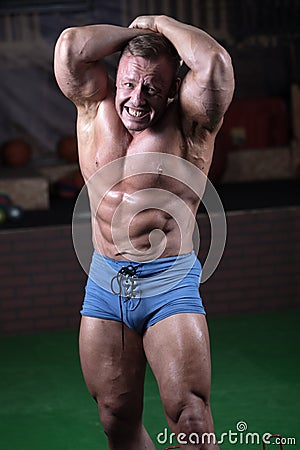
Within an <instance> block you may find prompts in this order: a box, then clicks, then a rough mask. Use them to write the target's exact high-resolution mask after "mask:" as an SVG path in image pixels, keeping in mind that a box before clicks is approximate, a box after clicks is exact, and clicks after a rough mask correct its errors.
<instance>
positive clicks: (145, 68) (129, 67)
mask: <svg viewBox="0 0 300 450" xmlns="http://www.w3.org/2000/svg"><path fill="white" fill-rule="evenodd" d="M174 83H175V80H174V69H173V67H172V65H171V64H170V62H169V61H168V60H167V58H166V57H164V56H162V57H160V58H158V59H157V60H149V59H146V58H143V57H140V56H132V55H130V54H125V55H123V56H122V58H121V60H120V63H119V67H118V73H117V80H116V86H117V92H116V99H115V106H116V110H117V113H118V114H119V116H120V118H121V120H122V122H123V124H124V126H125V127H126V128H127V130H128V131H129V132H131V133H134V132H139V131H142V130H144V129H146V128H148V127H150V126H151V125H153V124H154V123H155V122H157V120H158V119H159V118H160V117H161V116H162V115H163V113H164V112H165V110H166V107H167V103H168V98H170V97H173V96H174V92H173V91H174Z"/></svg>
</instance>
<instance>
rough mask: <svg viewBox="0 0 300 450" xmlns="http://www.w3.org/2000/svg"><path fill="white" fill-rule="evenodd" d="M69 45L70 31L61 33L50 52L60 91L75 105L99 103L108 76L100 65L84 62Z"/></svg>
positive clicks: (70, 42) (70, 41)
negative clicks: (52, 52)
mask: <svg viewBox="0 0 300 450" xmlns="http://www.w3.org/2000/svg"><path fill="white" fill-rule="evenodd" d="M76 50H77V49H76V48H74V46H73V45H72V31H71V30H70V29H69V30H65V31H64V32H63V33H62V34H61V35H60V37H59V39H58V41H57V43H56V46H55V51H54V73H55V77H56V81H57V84H58V86H59V87H60V89H61V91H62V92H63V93H64V95H65V96H66V97H68V98H69V99H70V100H72V101H73V102H74V103H75V104H77V105H80V104H84V103H86V102H99V101H101V100H103V99H104V98H105V97H106V94H107V89H108V73H107V69H106V66H105V64H104V62H103V61H101V60H98V61H90V62H86V61H83V60H81V58H80V52H79V51H76Z"/></svg>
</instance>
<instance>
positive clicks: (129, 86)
mask: <svg viewBox="0 0 300 450" xmlns="http://www.w3.org/2000/svg"><path fill="white" fill-rule="evenodd" d="M123 86H125V87H126V88H128V89H132V88H133V83H131V82H130V81H126V82H125V83H123Z"/></svg>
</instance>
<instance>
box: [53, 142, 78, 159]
mask: <svg viewBox="0 0 300 450" xmlns="http://www.w3.org/2000/svg"><path fill="white" fill-rule="evenodd" d="M57 153H58V156H59V157H60V158H62V159H64V160H66V161H68V162H72V163H73V162H77V161H78V150H77V139H76V136H64V137H63V138H62V139H61V140H60V141H59V142H58V144H57Z"/></svg>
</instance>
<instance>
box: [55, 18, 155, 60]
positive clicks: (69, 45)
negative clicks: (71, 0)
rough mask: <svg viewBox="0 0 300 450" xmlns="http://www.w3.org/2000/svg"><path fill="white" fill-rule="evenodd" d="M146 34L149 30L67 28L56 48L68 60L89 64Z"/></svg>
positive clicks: (103, 26) (108, 26)
mask: <svg viewBox="0 0 300 450" xmlns="http://www.w3.org/2000/svg"><path fill="white" fill-rule="evenodd" d="M147 32H148V33H149V30H148V31H146V30H138V29H132V28H124V27H119V26H116V25H102V24H100V25H88V26H84V27H74V28H67V29H66V30H64V31H63V32H62V34H61V35H60V37H59V39H58V42H57V46H56V47H57V49H58V51H59V52H60V54H61V55H62V56H64V57H65V58H66V59H68V60H69V59H72V61H73V62H75V61H77V62H82V63H90V62H95V61H99V60H101V59H102V58H105V57H106V56H109V55H112V54H113V53H115V52H117V51H119V50H121V49H122V47H123V46H124V45H125V44H126V42H128V41H129V40H130V39H132V38H134V37H135V36H137V35H140V34H145V33H147ZM74 60H75V61H74Z"/></svg>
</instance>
